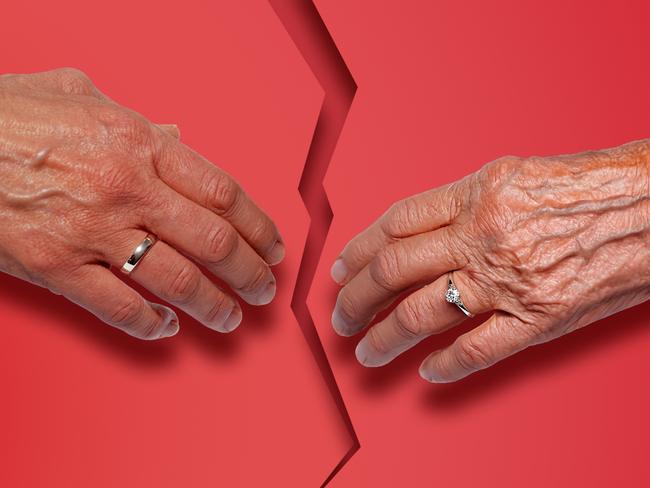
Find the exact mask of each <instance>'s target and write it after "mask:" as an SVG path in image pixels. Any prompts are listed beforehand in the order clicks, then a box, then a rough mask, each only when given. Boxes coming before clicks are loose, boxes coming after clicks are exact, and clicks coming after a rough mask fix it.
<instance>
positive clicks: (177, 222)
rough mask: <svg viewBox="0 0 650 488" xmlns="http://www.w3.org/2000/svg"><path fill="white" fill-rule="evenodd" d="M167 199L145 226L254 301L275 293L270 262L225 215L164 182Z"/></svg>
mask: <svg viewBox="0 0 650 488" xmlns="http://www.w3.org/2000/svg"><path fill="white" fill-rule="evenodd" d="M159 195H160V198H161V201H162V202H165V203H163V204H162V205H161V206H159V207H158V208H157V209H156V210H154V211H152V212H151V214H150V215H148V216H146V217H145V226H146V227H147V228H149V229H151V231H152V232H153V233H155V234H156V235H157V236H158V237H159V238H161V239H162V240H164V241H165V242H167V243H169V245H171V246H173V247H174V248H176V249H178V250H179V251H181V252H182V253H183V254H186V255H189V256H191V257H193V258H194V259H196V260H197V261H199V262H200V263H202V264H204V265H205V267H206V268H207V269H208V270H209V271H210V272H212V273H213V274H214V275H215V276H218V277H219V278H221V279H222V280H223V281H225V282H226V283H227V284H228V285H229V286H230V287H231V288H232V289H233V291H234V292H235V293H237V294H238V295H239V296H240V297H242V298H243V299H244V300H245V301H246V302H248V303H250V304H251V305H264V304H267V303H269V302H270V301H271V300H272V299H273V297H274V296H275V290H276V283H275V278H274V276H273V273H272V272H271V269H270V268H269V265H268V264H267V263H266V262H265V261H264V260H263V259H262V258H261V257H260V256H259V255H258V254H257V253H256V252H255V251H254V250H253V249H252V248H251V246H250V245H249V244H248V243H247V242H246V241H245V240H244V239H243V238H242V237H241V235H239V233H238V232H237V231H236V230H235V228H234V227H233V226H232V225H230V224H229V223H228V222H227V221H226V220H225V219H223V218H221V217H219V216H217V215H215V214H214V213H212V212H210V211H209V210H207V209H206V208H204V207H201V206H199V205H197V204H195V203H194V202H191V201H189V200H187V199H186V198H185V197H183V196H182V195H180V194H178V193H176V192H175V191H173V190H171V189H170V188H169V187H167V186H166V185H164V184H161V185H160V190H159Z"/></svg>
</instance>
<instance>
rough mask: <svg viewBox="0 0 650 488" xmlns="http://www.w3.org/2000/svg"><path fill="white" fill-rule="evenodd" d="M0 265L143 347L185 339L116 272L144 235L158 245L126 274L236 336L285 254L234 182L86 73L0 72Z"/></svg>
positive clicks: (267, 292) (267, 297)
mask: <svg viewBox="0 0 650 488" xmlns="http://www.w3.org/2000/svg"><path fill="white" fill-rule="evenodd" d="M0 100H1V102H0V228H1V229H2V233H0V270H2V271H4V272H7V273H9V274H12V275H14V276H17V277H19V278H22V279H24V280H28V281H31V282H32V283H35V284H38V285H40V286H43V287H47V288H49V289H50V290H51V291H53V292H54V293H57V294H62V295H64V296H65V297H67V298H68V299H69V300H71V301H73V302H75V303H77V304H79V305H81V306H82V307H84V308H86V309H88V310H89V311H91V312H92V313H93V314H95V315H96V316H97V317H99V318H100V319H101V320H103V321H104V322H106V323H108V324H110V325H113V326H115V327H117V328H119V329H121V330H123V331H125V332H127V333H129V334H131V335H134V336H136V337H139V338H142V339H157V338H161V337H167V336H171V335H174V334H175V333H176V332H177V331H178V327H179V326H178V318H177V316H176V314H175V313H174V312H173V311H172V309H170V308H168V307H165V306H162V305H158V304H154V303H150V302H148V301H145V300H144V299H143V297H142V296H141V295H140V294H139V293H137V292H136V291H135V290H133V288H131V287H130V286H129V285H128V284H126V283H125V282H123V281H121V280H120V279H118V278H117V277H116V276H115V275H114V274H113V273H112V272H111V271H110V270H109V269H108V268H109V266H115V267H117V268H118V269H119V268H120V267H121V266H122V265H123V264H124V262H125V261H126V260H127V258H128V257H129V256H130V255H131V254H132V252H133V250H134V249H135V247H136V246H137V245H138V244H139V243H140V242H142V240H143V239H144V237H145V236H146V235H147V233H153V234H155V235H157V236H158V237H159V239H160V240H159V241H158V242H157V243H156V244H155V245H154V246H153V248H151V251H150V252H149V253H148V254H147V255H146V256H145V257H144V258H143V259H142V261H141V262H140V264H139V265H138V267H136V268H135V270H134V271H133V272H132V273H131V275H130V277H131V278H132V279H133V280H135V281H136V282H138V283H140V284H141V285H143V286H144V287H145V288H147V289H149V290H150V291H151V292H153V293H154V294H155V295H157V296H158V297H160V298H161V299H162V300H164V301H166V302H169V303H170V304H173V305H176V306H178V307H179V308H181V309H182V310H184V311H186V312H187V313H188V314H190V315H191V316H192V317H194V318H196V319H197V320H198V321H200V322H201V323H203V324H205V325H206V326H208V327H210V328H212V329H215V330H218V331H221V332H229V331H231V330H233V329H234V328H235V327H237V325H238V324H239V323H240V321H241V318H242V311H241V307H240V306H239V304H238V302H237V300H236V299H235V298H233V296H231V295H230V294H228V293H226V292H225V291H223V290H221V289H219V288H218V287H217V286H216V285H215V284H214V283H213V282H212V280H210V279H209V278H208V277H207V276H205V275H204V274H203V273H202V272H201V270H200V268H199V267H198V266H197V264H196V263H199V264H201V265H203V266H204V267H205V269H207V270H208V271H209V272H210V273H212V274H214V275H215V276H217V277H219V278H220V279H221V280H223V282H225V283H226V284H227V285H228V286H229V287H230V288H231V289H232V291H234V292H235V293H236V294H237V295H239V296H240V297H241V298H243V299H244V300H245V301H246V302H248V303H251V304H254V305H262V304H266V303H268V302H270V301H271V300H272V299H273V296H274V294H275V288H276V285H275V279H274V277H273V274H272V272H271V270H270V268H269V265H273V264H276V263H278V262H279V261H281V260H282V258H283V256H284V246H283V244H282V240H281V237H280V235H279V233H278V231H277V229H276V227H275V225H274V224H273V222H272V221H271V220H270V219H269V218H268V217H267V216H266V215H265V214H264V213H263V212H262V211H261V210H260V209H259V208H257V206H255V204H254V203H253V202H252V201H251V200H250V198H249V197H248V196H247V195H246V194H245V193H244V192H243V191H242V190H241V189H240V187H239V186H238V185H237V183H235V181H234V180H233V179H232V178H231V177H230V176H228V175H227V174H226V173H224V172H223V171H221V170H220V169H218V168H217V167H215V166H214V165H212V164H211V163H210V162H208V161H207V160H205V159H204V158H202V157H201V156H200V155H198V154H196V153H195V152H193V151H192V150H191V149H189V148H188V147H186V146H184V145H183V144H181V143H180V142H179V141H178V140H177V137H178V132H177V130H175V129H174V127H165V126H157V125H155V124H152V123H150V122H148V121H147V120H146V119H145V118H143V117H142V116H140V115H138V114H137V113H135V112H133V111H130V110H128V109H125V108H122V107H120V106H119V105H117V104H116V103H114V102H112V101H111V100H109V99H108V98H107V97H106V96H104V95H102V94H101V93H100V92H99V91H98V90H97V88H95V87H94V86H93V84H92V83H91V82H90V80H89V79H88V78H87V77H86V76H85V75H83V74H82V73H80V72H78V71H75V70H70V69H63V70H56V71H52V72H47V73H40V74H34V75H5V76H1V77H0Z"/></svg>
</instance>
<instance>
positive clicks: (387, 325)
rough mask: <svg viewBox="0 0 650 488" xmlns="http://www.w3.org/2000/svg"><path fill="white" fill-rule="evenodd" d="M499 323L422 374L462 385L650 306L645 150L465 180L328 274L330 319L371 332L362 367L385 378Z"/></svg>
mask: <svg viewBox="0 0 650 488" xmlns="http://www.w3.org/2000/svg"><path fill="white" fill-rule="evenodd" d="M450 274H451V276H452V277H453V281H454V283H455V285H456V286H457V288H458V289H459V290H460V292H461V296H462V300H463V302H464V304H465V306H466V307H467V309H468V310H469V311H470V312H473V313H474V314H480V313H484V312H488V311H493V312H494V313H493V314H492V315H491V316H490V317H489V318H488V319H487V320H486V321H485V322H484V323H483V324H481V325H479V326H478V327H476V328H475V329H473V330H471V331H470V332H468V333H466V334H464V335H461V336H460V337H458V338H457V340H456V341H455V342H454V343H453V344H452V345H450V346H449V347H446V348H444V349H442V350H440V351H437V352H434V353H433V354H431V355H430V356H429V357H428V358H426V360H425V361H424V362H423V363H422V366H421V367H420V374H421V375H422V377H424V378H425V379H427V380H429V381H432V382H449V381H455V380H458V379H460V378H463V377H464V376H467V375H469V374H471V373H473V372H475V371H478V370H481V369H484V368H487V367H489V366H491V365H493V364H494V363H496V362H497V361H500V360H501V359H504V358H506V357H507V356H510V355H512V354H514V353H516V352H518V351H521V350H522V349H524V348H526V347H528V346H531V345H533V344H539V343H542V342H546V341H549V340H551V339H554V338H556V337H558V336H561V335H563V334H566V333H568V332H571V331H573V330H575V329H578V328H580V327H583V326H585V325H587V324H590V323H592V322H594V321H596V320H599V319H601V318H604V317H607V316H608V315H611V314H614V313H616V312H618V311H620V310H623V309H625V308H628V307H632V306H634V305H636V304H639V303H641V302H643V301H645V300H647V299H648V298H649V297H650V141H641V142H637V143H631V144H628V145H625V146H622V147H620V148H617V149H610V150H605V151H600V152H591V153H585V154H577V155H573V156H558V157H551V158H540V157H532V158H517V157H505V158H502V159H499V160H497V161H494V162H493V163H490V164H488V165H487V166H485V167H484V168H483V169H481V170H480V171H478V172H477V173H475V174H473V175H470V176H468V177H466V178H465V179H463V180H461V181H458V182H456V183H453V184H451V185H447V186H444V187H442V188H438V189H435V190H432V191H429V192H426V193H423V194H420V195H416V196H414V197H412V198H408V199H406V200H404V201H401V202H398V203H397V204H395V205H394V206H393V207H391V209H390V210H389V211H388V212H387V213H386V214H385V215H383V216H382V217H381V218H380V219H379V220H378V221H377V222H375V223H374V224H372V225H371V226H370V227H369V228H368V229H366V230H365V231H364V232H362V233H361V234H360V235H358V236H357V237H355V238H354V239H352V241H350V242H349V243H348V244H347V246H346V247H345V249H344V250H343V252H342V253H341V255H340V258H339V259H338V260H337V261H336V263H335V264H334V266H333V267H332V277H333V278H334V280H335V281H337V282H338V283H340V284H341V285H344V286H343V288H342V289H341V291H340V293H339V296H338V299H337V302H336V307H335V310H334V313H333V316H332V324H333V326H334V328H335V329H336V331H337V332H338V333H339V334H341V335H345V336H350V335H353V334H356V333H358V332H359V331H361V330H362V329H363V328H365V327H366V326H367V325H368V324H369V323H370V322H371V321H372V320H373V318H374V317H375V315H376V314H377V313H378V312H379V311H381V310H382V309H385V308H387V307H388V306H389V305H390V304H391V303H393V302H394V301H396V300H397V298H398V297H399V296H400V295H402V294H403V293H404V292H406V291H407V290H408V291H409V293H410V294H409V295H408V296H407V297H406V298H404V299H403V300H402V301H401V302H400V303H399V304H398V305H397V306H396V308H395V309H394V310H393V311H392V312H391V313H390V314H389V315H388V316H387V318H386V319H384V320H382V321H380V322H379V323H377V324H375V325H373V326H372V327H371V328H370V329H369V330H368V331H367V333H366V335H365V337H364V338H363V339H362V340H361V341H360V342H359V344H358V346H357V349H356V356H357V359H358V360H359V361H360V362H361V363H362V364H364V365H366V366H381V365H384V364H386V363H388V362H390V361H391V360H393V359H394V358H395V357H396V356H398V355H399V354H401V353H403V352H404V351H406V350H407V349H409V348H411V347H413V346H414V345H415V344H417V343H418V342H420V341H421V340H423V339H425V338H426V337H428V336H430V335H432V334H438V333H440V332H443V331H445V330H447V329H449V328H451V327H454V326H455V325H458V324H459V323H461V322H462V321H463V320H465V318H466V317H465V315H464V314H463V313H462V312H461V310H460V309H459V308H458V307H456V305H454V304H450V303H447V302H446V301H445V298H444V296H445V292H446V290H447V286H448V277H449V276H450Z"/></svg>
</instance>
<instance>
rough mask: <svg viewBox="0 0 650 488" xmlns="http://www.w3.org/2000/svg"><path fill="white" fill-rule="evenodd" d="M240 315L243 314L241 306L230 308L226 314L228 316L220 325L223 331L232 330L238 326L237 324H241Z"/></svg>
mask: <svg viewBox="0 0 650 488" xmlns="http://www.w3.org/2000/svg"><path fill="white" fill-rule="evenodd" d="M242 317H243V314H242V311H241V308H240V307H239V305H236V306H235V307H234V308H233V309H232V310H231V312H230V315H228V318H227V319H226V321H225V322H224V323H223V325H222V326H221V327H222V329H223V332H232V331H233V330H235V329H236V328H237V327H238V326H239V324H241V319H242Z"/></svg>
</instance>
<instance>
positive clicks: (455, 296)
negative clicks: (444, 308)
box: [445, 285, 460, 303]
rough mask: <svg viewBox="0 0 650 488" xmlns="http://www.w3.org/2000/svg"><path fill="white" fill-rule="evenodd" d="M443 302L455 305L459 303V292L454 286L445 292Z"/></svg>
mask: <svg viewBox="0 0 650 488" xmlns="http://www.w3.org/2000/svg"><path fill="white" fill-rule="evenodd" d="M445 300H447V301H448V302H449V303H456V302H457V301H459V300H460V292H459V291H458V288H456V287H455V286H454V285H451V286H450V287H449V289H448V290H447V293H445Z"/></svg>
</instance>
